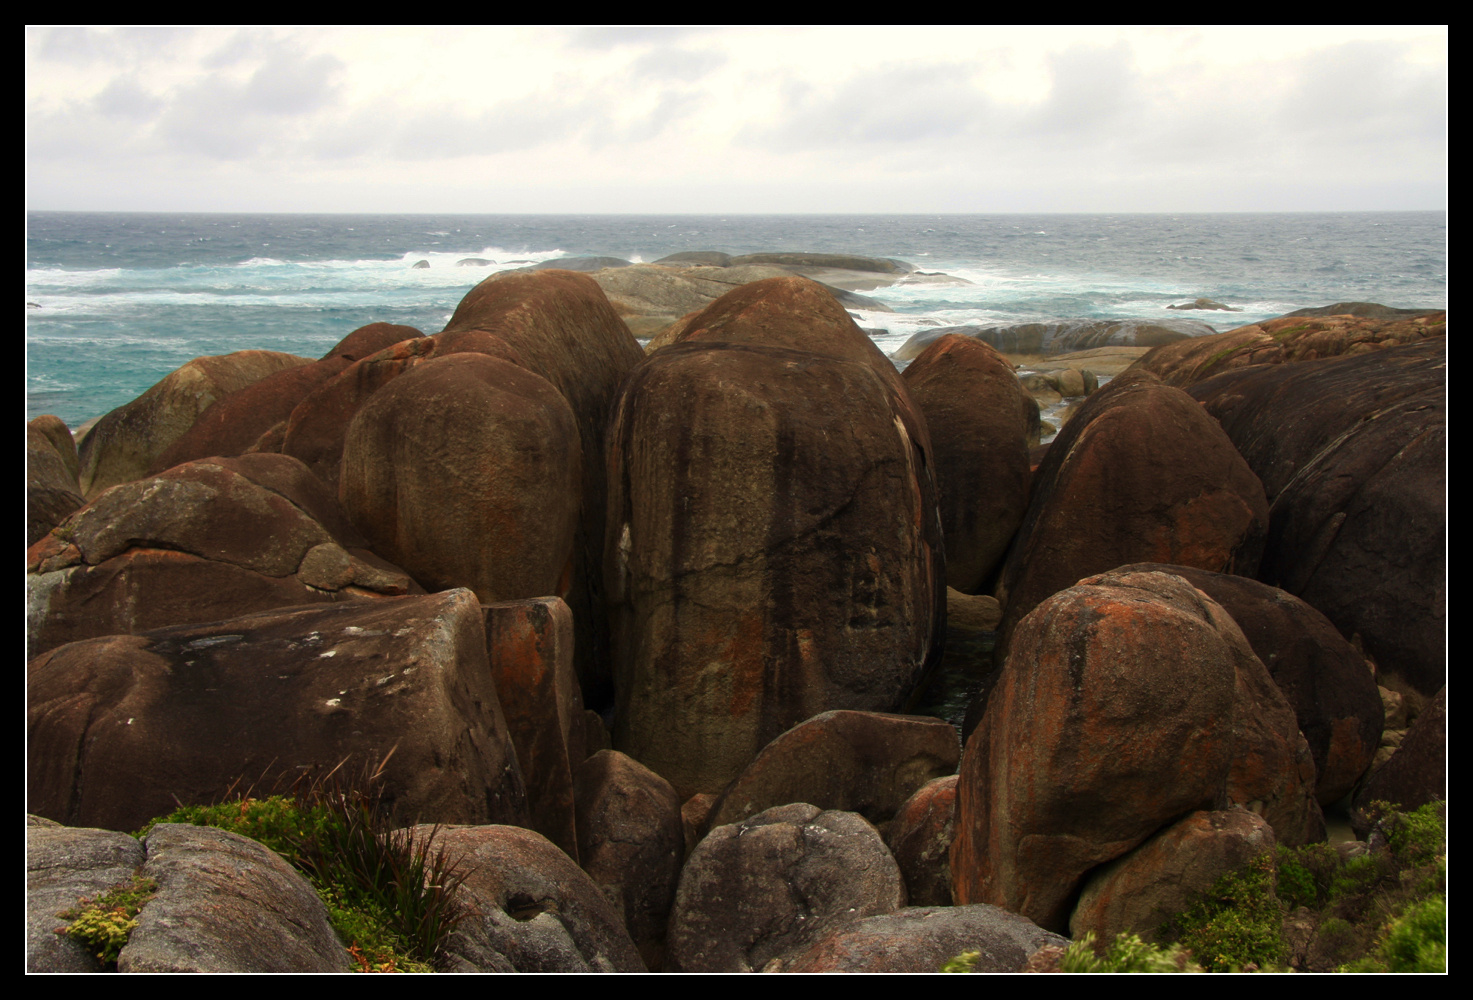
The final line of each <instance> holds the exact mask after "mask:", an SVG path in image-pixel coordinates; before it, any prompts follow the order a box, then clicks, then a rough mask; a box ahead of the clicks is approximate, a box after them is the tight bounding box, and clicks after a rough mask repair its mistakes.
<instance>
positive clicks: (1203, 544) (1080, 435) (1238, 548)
mask: <svg viewBox="0 0 1473 1000" xmlns="http://www.w3.org/2000/svg"><path fill="white" fill-rule="evenodd" d="M1267 529H1268V504H1267V502H1266V501H1265V499H1264V495H1263V487H1262V486H1261V485H1260V484H1259V482H1258V479H1257V477H1255V476H1254V474H1253V472H1252V470H1250V469H1249V467H1248V465H1247V463H1245V462H1244V461H1243V459H1242V457H1241V456H1240V455H1238V453H1237V451H1236V450H1234V448H1233V445H1232V442H1231V441H1229V440H1228V438H1227V435H1225V434H1223V432H1222V429H1221V428H1220V427H1218V426H1217V424H1216V422H1214V421H1213V420H1212V419H1211V418H1210V417H1208V416H1207V414H1205V413H1204V412H1203V411H1202V408H1201V407H1200V406H1198V405H1197V403H1196V402H1195V401H1194V400H1193V399H1192V398H1191V397H1190V396H1188V395H1187V394H1186V393H1185V392H1182V391H1181V390H1180V389H1173V388H1171V387H1169V386H1165V385H1162V384H1161V383H1160V382H1159V381H1158V380H1157V379H1156V377H1155V376H1153V375H1150V374H1147V373H1138V374H1127V375H1122V376H1121V377H1119V378H1117V379H1115V380H1114V381H1112V382H1111V383H1110V384H1109V385H1108V386H1106V387H1105V388H1104V389H1101V390H1100V391H1099V392H1097V393H1095V394H1094V395H1092V396H1090V397H1089V398H1088V399H1087V400H1086V401H1085V403H1084V405H1083V407H1082V408H1081V409H1080V411H1079V414H1078V415H1077V416H1076V417H1074V419H1072V420H1070V421H1069V423H1068V424H1066V425H1065V426H1064V429H1063V430H1062V431H1060V432H1059V436H1058V437H1057V438H1055V439H1054V441H1053V443H1052V444H1051V445H1050V446H1049V450H1048V454H1047V455H1046V456H1045V458H1044V460H1043V464H1041V465H1040V466H1039V468H1038V472H1037V474H1036V475H1035V476H1034V486H1033V497H1032V500H1031V501H1030V503H1029V506H1028V514H1027V516H1026V517H1025V518H1024V520H1023V526H1022V527H1021V528H1020V529H1019V531H1018V536H1017V538H1016V539H1015V540H1014V542H1013V546H1012V548H1011V549H1010V550H1009V552H1008V557H1007V562H1006V563H1005V564H1004V566H1003V569H1002V577H1001V582H1000V583H999V586H998V592H997V597H998V599H999V600H1000V601H1001V602H1002V604H1003V608H1004V618H1003V625H1002V631H1003V637H1004V641H1005V642H1006V641H1007V638H1008V636H1010V635H1011V633H1012V631H1013V629H1014V628H1015V627H1016V625H1017V623H1018V622H1019V621H1020V620H1021V619H1022V618H1023V616H1024V615H1026V614H1028V613H1029V612H1030V611H1032V610H1033V609H1034V608H1035V607H1037V606H1038V604H1039V602H1041V601H1043V600H1044V599H1045V598H1047V597H1048V596H1049V595H1050V594H1055V593H1058V592H1059V591H1060V590H1063V589H1064V588H1065V587H1068V586H1071V585H1072V584H1073V583H1074V582H1075V581H1076V580H1079V579H1080V578H1082V577H1085V576H1088V575H1089V574H1091V573H1100V572H1104V571H1105V570H1108V569H1112V568H1114V567H1116V566H1123V565H1126V564H1129V563H1136V562H1160V563H1174V564H1180V565H1183V566H1196V567H1199V568H1201V569H1208V570H1213V571H1214V572H1236V573H1243V574H1250V575H1251V574H1252V572H1253V571H1254V570H1255V569H1256V568H1257V566H1258V554H1259V551H1260V549H1261V546H1262V542H1263V536H1264V533H1265V532H1266V530H1267Z"/></svg>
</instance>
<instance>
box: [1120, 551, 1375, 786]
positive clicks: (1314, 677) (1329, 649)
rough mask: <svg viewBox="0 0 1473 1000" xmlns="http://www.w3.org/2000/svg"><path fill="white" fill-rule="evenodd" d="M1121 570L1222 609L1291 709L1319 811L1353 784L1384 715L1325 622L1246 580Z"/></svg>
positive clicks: (1358, 659)
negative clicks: (1172, 581) (1160, 576)
mask: <svg viewBox="0 0 1473 1000" xmlns="http://www.w3.org/2000/svg"><path fill="white" fill-rule="evenodd" d="M1122 569H1125V570H1137V571H1146V572H1151V571H1154V572H1161V573H1175V574H1176V575H1178V576H1180V577H1182V578H1183V579H1184V580H1186V581H1187V582H1189V583H1190V584H1191V585H1192V586H1194V587H1196V588H1197V589H1198V590H1200V591H1202V592H1203V593H1205V594H1206V595H1207V596H1208V597H1210V598H1212V599H1213V600H1214V601H1216V602H1217V603H1218V604H1220V605H1222V607H1223V610H1225V611H1226V612H1227V613H1228V614H1229V615H1231V616H1232V618H1233V621H1235V622H1237V623H1238V627H1239V628H1241V629H1242V630H1243V635H1244V637H1245V638H1247V640H1248V644H1249V645H1250V646H1252V647H1253V652H1254V654H1255V655H1256V656H1257V657H1258V658H1259V659H1260V660H1262V661H1263V665H1264V666H1265V667H1267V668H1268V672H1269V675H1270V676H1272V677H1273V679H1274V683H1275V684H1276V685H1278V688H1279V690H1280V691H1282V692H1283V693H1284V697H1286V698H1287V699H1288V700H1289V705H1290V707H1292V708H1293V709H1294V717H1295V718H1296V719H1297V720H1298V723H1299V730H1300V732H1302V733H1303V734H1304V737H1305V739H1306V740H1307V741H1308V742H1309V749H1310V752H1311V753H1312V754H1313V755H1314V762H1315V774H1316V779H1315V797H1316V799H1318V800H1319V803H1320V805H1322V806H1328V805H1330V804H1331V803H1333V802H1336V801H1339V800H1340V799H1341V798H1343V797H1344V796H1345V795H1346V793H1348V792H1349V791H1350V790H1351V788H1353V787H1354V786H1355V783H1356V782H1357V781H1358V780H1359V779H1360V776H1361V775H1362V774H1364V773H1365V770H1366V768H1367V767H1369V766H1370V763H1371V758H1372V757H1373V756H1374V755H1375V753H1376V747H1377V746H1379V745H1380V742H1381V728H1382V716H1383V713H1384V709H1383V708H1382V704H1381V697H1380V695H1379V694H1378V692H1377V688H1376V681H1375V678H1374V676H1373V674H1372V672H1371V669H1370V667H1369V666H1368V665H1367V664H1366V661H1365V658H1364V657H1363V656H1361V654H1360V653H1358V652H1357V651H1356V650H1355V647H1353V646H1351V645H1350V643H1348V642H1346V641H1345V640H1344V639H1343V638H1341V636H1340V633H1339V632H1337V631H1335V626H1333V625H1332V624H1330V621H1329V619H1327V618H1325V616H1324V615H1322V614H1320V613H1319V612H1318V611H1316V610H1314V608H1311V607H1310V606H1309V605H1308V604H1305V603H1304V602H1303V601H1301V600H1299V599H1298V598H1297V597H1294V596H1293V595H1292V594H1288V593H1285V592H1284V591H1282V590H1280V589H1278V588H1277V587H1270V586H1268V585H1267V584H1264V583H1259V582H1258V581H1257V580H1249V579H1247V578H1246V577H1241V576H1230V575H1228V574H1225V573H1209V572H1207V571H1206V570H1200V569H1188V568H1186V567H1182V566H1166V565H1161V564H1149V563H1147V564H1141V565H1137V566H1131V567H1122Z"/></svg>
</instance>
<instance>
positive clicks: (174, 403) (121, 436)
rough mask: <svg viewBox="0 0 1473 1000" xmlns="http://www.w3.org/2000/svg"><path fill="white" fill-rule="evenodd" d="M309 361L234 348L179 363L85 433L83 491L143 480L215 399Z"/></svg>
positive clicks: (90, 494)
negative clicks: (217, 354)
mask: <svg viewBox="0 0 1473 1000" xmlns="http://www.w3.org/2000/svg"><path fill="white" fill-rule="evenodd" d="M311 361H312V359H311V358H302V357H298V356H296V355H295V354H283V353H281V352H280V351H236V352H235V353H234V354H225V355H220V356H218V357H203V358H195V359H194V360H193V361H190V362H188V363H186V364H184V365H181V366H180V367H178V368H176V369H175V370H174V371H172V372H170V373H169V374H168V375H166V376H164V377H163V379H161V380H160V381H159V382H157V383H156V384H155V385H154V386H153V387H152V388H150V389H149V390H148V391H147V392H145V393H144V394H143V395H141V396H139V397H138V398H137V399H135V400H133V402H131V403H128V404H126V405H124V406H120V407H118V408H117V409H116V410H113V411H112V412H111V413H108V414H107V415H105V416H104V417H103V418H102V419H100V420H99V421H97V423H96V424H95V425H94V426H93V427H92V429H91V430H90V431H88V433H87V436H86V437H84V438H83V439H82V444H81V447H80V448H79V449H78V453H79V456H80V458H81V474H80V476H79V479H80V481H81V486H82V495H83V496H85V497H86V498H87V499H88V500H93V499H95V498H96V497H97V495H98V494H99V493H101V492H102V491H103V490H105V489H107V488H108V487H109V486H116V485H118V484H119V483H128V482H132V481H133V480H135V479H142V478H143V477H144V476H146V475H148V473H149V470H150V469H151V468H153V464H154V462H155V460H157V459H158V457H159V456H160V455H162V454H163V453H164V451H165V450H167V449H168V447H169V446H170V445H172V444H173V443H174V442H175V441H177V440H178V439H179V438H180V437H181V436H182V435H183V434H184V433H185V432H186V431H188V430H189V428H191V427H193V426H194V422H195V421H196V420H198V419H199V416H200V414H202V413H204V411H205V410H207V409H209V408H210V406H211V405H212V404H214V402H215V401H216V400H218V399H221V398H223V397H225V396H227V395H229V394H230V393H232V392H235V391H237V390H239V389H244V388H245V387H246V386H248V385H250V384H252V383H253V382H258V381H260V380H261V379H263V378H265V377H266V376H268V375H271V374H273V373H275V372H279V371H283V370H286V369H289V368H296V367H299V366H301V365H306V364H310V363H311Z"/></svg>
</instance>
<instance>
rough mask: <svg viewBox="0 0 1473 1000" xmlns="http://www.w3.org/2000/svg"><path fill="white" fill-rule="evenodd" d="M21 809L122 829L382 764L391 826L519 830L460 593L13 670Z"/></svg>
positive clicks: (509, 765) (480, 642) (506, 760)
mask: <svg viewBox="0 0 1473 1000" xmlns="http://www.w3.org/2000/svg"><path fill="white" fill-rule="evenodd" d="M28 696H29V702H30V709H29V717H28V723H27V725H28V736H29V772H28V773H29V794H30V800H29V801H30V811H32V812H34V813H37V814H38V815H41V816H47V817H49V818H51V819H55V820H58V821H60V822H65V823H68V824H73V825H95V826H101V827H105V828H108V829H120V830H134V829H137V828H138V827H140V826H142V825H143V823H144V822H146V821H147V820H148V819H150V818H152V817H154V816H159V815H164V814H166V813H168V812H170V811H171V810H172V809H174V808H175V806H176V805H177V804H178V803H209V802H214V801H217V800H218V799H219V797H220V796H222V795H223V794H224V793H225V791H226V789H227V788H230V787H232V783H233V782H236V781H239V780H241V779H244V780H246V781H247V782H257V783H258V784H261V783H265V784H266V785H268V786H269V783H270V782H271V781H272V780H276V778H277V776H281V775H284V776H288V778H287V780H288V781H289V780H290V778H291V777H295V776H296V775H297V774H300V773H302V771H303V770H304V769H305V770H311V769H313V768H322V769H328V768H332V767H335V766H336V765H338V764H339V763H341V762H343V761H344V760H345V759H352V760H354V761H368V762H372V761H386V762H385V764H384V771H383V774H384V786H383V787H384V793H385V799H386V801H387V802H388V803H389V804H390V805H392V806H393V807H395V808H396V809H397V810H398V812H399V815H402V816H407V817H410V818H414V817H419V818H423V819H425V820H427V821H430V820H439V821H443V822H467V821H468V822H487V821H489V820H493V819H494V820H502V821H506V822H512V823H521V824H524V823H526V822H527V804H526V793H525V790H524V787H523V784H522V777H521V772H520V771H519V770H518V769H517V765H516V757H515V754H514V752H513V750H512V747H511V743H510V740H509V739H508V737H507V733H506V722H505V720H504V719H503V717H502V714H501V708H500V704H499V702H498V699H497V697H496V689H495V686H494V684H493V682H492V679H491V672H490V668H489V666H488V665H487V663H486V634H485V628H484V626H483V625H482V622H481V609H480V606H479V604H477V602H476V600H475V596H474V595H473V594H471V593H470V592H469V591H466V590H454V591H448V592H446V593H443V594H435V595H432V596H427V597H406V598H399V599H386V600H381V601H354V602H351V603H345V604H336V605H329V606H324V607H314V608H306V609H300V608H298V609H292V608H289V609H283V610H279V611H268V612H263V613H260V614H255V615H247V616H245V617H241V618H235V619H231V620H229V621H224V622H214V623H211V624H207V625H192V626H181V627H178V628H172V629H160V630H157V631H154V632H148V633H145V634H143V635H137V636H111V637H107V638H101V639H91V640H87V641H85V642H78V643H71V644H68V645H66V646H63V647H61V648H60V649H56V650H53V651H52V652H50V653H47V654H44V655H43V656H40V657H38V658H36V659H34V660H32V661H31V663H30V666H29V677H28Z"/></svg>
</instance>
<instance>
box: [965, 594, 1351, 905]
mask: <svg viewBox="0 0 1473 1000" xmlns="http://www.w3.org/2000/svg"><path fill="white" fill-rule="evenodd" d="M1313 787H1314V773H1313V762H1312V759H1311V758H1310V755H1309V749H1308V746H1307V745H1306V744H1305V743H1304V739H1303V737H1302V736H1300V735H1299V732H1298V729H1297V728H1296V726H1295V723H1294V717H1293V713H1292V711H1291V710H1290V709H1289V706H1288V703H1287V702H1286V701H1285V700H1284V698H1283V696H1282V695H1281V694H1279V693H1278V690H1277V688H1275V687H1274V685H1273V681H1272V680H1271V679H1270V678H1269V676H1268V673H1267V671H1266V669H1265V668H1264V667H1263V664H1262V663H1260V662H1259V661H1258V659H1257V657H1255V656H1254V655H1253V652H1252V650H1251V649H1250V648H1249V646H1248V643H1247V640H1245V639H1244V638H1243V634H1242V632H1241V630H1239V629H1238V627H1237V625H1236V624H1234V622H1233V621H1232V619H1231V618H1230V617H1228V615H1227V613H1226V612H1225V611H1223V610H1222V608H1220V607H1219V606H1218V605H1216V604H1215V603H1213V602H1212V601H1211V600H1209V599H1207V598H1206V597H1204V596H1203V595H1202V594H1201V593H1200V592H1199V591H1197V590H1196V589H1194V588H1192V587H1191V586H1189V585H1188V584H1187V583H1186V582H1185V581H1184V580H1182V579H1181V578H1180V577H1177V576H1168V575H1165V574H1161V573H1141V572H1132V573H1125V572H1122V573H1107V574H1103V575H1101V576H1098V577H1092V578H1088V579H1086V580H1082V581H1080V583H1079V584H1078V585H1077V586H1075V587H1071V588H1069V589H1067V590H1065V591H1063V592H1061V593H1058V594H1055V595H1054V596H1052V597H1051V598H1049V599H1048V600H1046V601H1045V602H1043V603H1042V604H1041V605H1039V606H1038V608H1036V609H1035V610H1034V612H1033V613H1032V614H1031V615H1029V616H1028V617H1027V618H1025V619H1024V620H1023V621H1022V622H1021V623H1020V624H1019V626H1018V629H1017V632H1016V634H1015V636H1014V643H1013V647H1012V650H1011V652H1010V654H1009V656H1008V659H1007V663H1006V664H1005V666H1004V667H1003V669H1002V671H1001V673H1000V675H999V677H998V679H997V682H996V685H995V687H994V688H993V690H992V692H991V694H990V696H989V698H988V700H987V707H986V711H985V714H984V715H983V718H982V721H981V722H980V723H979V724H978V726H977V728H976V730H975V731H974V732H973V733H972V736H971V738H970V739H969V740H968V741H967V748H966V751H965V753H964V754H963V757H962V768H961V777H960V781H959V785H958V795H957V800H958V814H957V836H956V840H955V842H954V843H953V844H952V849H951V866H952V893H953V898H954V900H955V901H956V902H957V903H959V904H965V903H992V904H993V905H996V906H1002V907H1003V908H1005V909H1007V910H1010V911H1012V912H1015V913H1021V914H1023V915H1024V916H1026V917H1028V918H1029V919H1031V920H1034V921H1035V922H1037V923H1038V924H1039V926H1041V927H1045V928H1048V929H1053V930H1057V931H1060V932H1062V931H1063V930H1064V928H1065V927H1066V926H1067V923H1068V919H1069V912H1070V907H1071V901H1072V897H1073V894H1074V892H1075V890H1076V888H1077V887H1078V886H1079V884H1080V882H1081V881H1082V879H1083V878H1084V877H1085V875H1086V874H1087V873H1088V872H1090V871H1091V870H1092V869H1094V868H1095V867H1097V866H1099V865H1101V864H1103V863H1105V862H1107V861H1111V860H1113V859H1114V858H1117V857H1120V856H1121V855H1123V854H1125V853H1126V852H1128V851H1130V850H1131V849H1132V848H1134V847H1135V846H1136V845H1138V844H1140V843H1142V842H1143V841H1144V840H1145V839H1146V838H1148V837H1150V836H1151V835H1152V834H1154V833H1155V832H1156V831H1157V830H1158V829H1160V828H1161V827H1162V826H1165V825H1167V824H1169V823H1171V822H1173V821H1174V820H1175V819H1176V818H1177V817H1179V816H1181V815H1182V814H1184V813H1187V812H1192V811H1195V810H1199V809H1213V808H1217V809H1223V808H1228V807H1230V806H1231V805H1234V804H1241V805H1244V806H1247V807H1249V808H1251V809H1253V810H1254V811H1256V812H1259V813H1261V814H1262V815H1264V817H1265V819H1266V820H1267V821H1268V822H1269V823H1270V825H1272V826H1273V827H1274V829H1275V832H1276V833H1278V834H1279V837H1280V840H1281V841H1283V842H1286V843H1303V842H1304V841H1305V840H1306V839H1308V838H1309V836H1311V835H1313V834H1315V833H1320V834H1322V831H1323V823H1322V821H1320V820H1319V812H1318V807H1317V805H1316V804H1315V802H1314V800H1313ZM1317 821H1318V822H1319V823H1320V825H1319V827H1318V829H1317V830H1316V829H1315V823H1316V822H1317Z"/></svg>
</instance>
